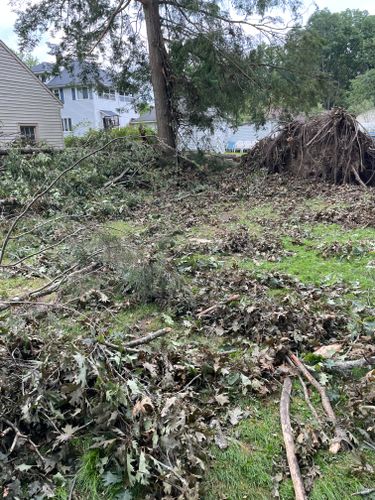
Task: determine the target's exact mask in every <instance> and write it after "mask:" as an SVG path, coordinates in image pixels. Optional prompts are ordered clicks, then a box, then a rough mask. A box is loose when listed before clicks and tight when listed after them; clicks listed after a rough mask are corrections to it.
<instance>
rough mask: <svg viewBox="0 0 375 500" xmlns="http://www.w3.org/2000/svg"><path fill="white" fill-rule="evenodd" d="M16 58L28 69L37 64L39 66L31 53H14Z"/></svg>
mask: <svg viewBox="0 0 375 500" xmlns="http://www.w3.org/2000/svg"><path fill="white" fill-rule="evenodd" d="M16 55H17V57H19V58H20V59H21V61H22V62H24V63H25V64H26V66H28V67H29V68H33V67H34V66H36V65H37V64H39V62H40V61H39V60H38V58H37V57H36V56H34V55H33V54H32V53H30V52H28V53H22V52H16Z"/></svg>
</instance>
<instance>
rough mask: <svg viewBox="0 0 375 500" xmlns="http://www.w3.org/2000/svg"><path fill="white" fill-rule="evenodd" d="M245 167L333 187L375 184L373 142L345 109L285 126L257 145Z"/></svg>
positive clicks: (247, 157)
mask: <svg viewBox="0 0 375 500" xmlns="http://www.w3.org/2000/svg"><path fill="white" fill-rule="evenodd" d="M243 164H244V165H245V166H247V167H249V168H251V169H252V170H256V169H259V168H264V169H266V170H267V172H269V173H282V172H290V173H291V174H293V175H295V176H298V177H303V178H311V177H313V178H317V179H321V180H324V181H328V182H332V183H334V184H346V183H357V184H361V185H363V186H364V185H375V144H374V141H373V139H372V138H371V137H370V136H369V135H368V134H367V133H366V132H365V130H364V129H363V128H362V127H361V125H360V124H359V123H358V122H357V120H356V119H355V117H354V116H353V115H352V114H350V113H348V112H347V111H346V110H344V109H343V108H334V109H332V110H330V111H328V112H326V113H321V114H319V115H317V116H314V117H312V118H308V119H304V118H296V119H295V120H293V121H291V122H289V123H287V124H284V125H283V126H282V127H281V128H280V129H279V130H278V131H277V132H276V133H274V134H272V135H270V136H268V137H266V138H264V139H262V140H261V141H259V142H257V143H256V144H255V146H254V147H253V148H252V149H251V150H250V151H249V152H248V153H247V155H246V156H245V157H244V159H243Z"/></svg>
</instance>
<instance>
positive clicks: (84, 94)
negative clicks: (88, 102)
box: [77, 87, 92, 99]
mask: <svg viewBox="0 0 375 500" xmlns="http://www.w3.org/2000/svg"><path fill="white" fill-rule="evenodd" d="M77 96H78V99H92V90H91V89H89V88H88V87H81V88H79V89H77Z"/></svg>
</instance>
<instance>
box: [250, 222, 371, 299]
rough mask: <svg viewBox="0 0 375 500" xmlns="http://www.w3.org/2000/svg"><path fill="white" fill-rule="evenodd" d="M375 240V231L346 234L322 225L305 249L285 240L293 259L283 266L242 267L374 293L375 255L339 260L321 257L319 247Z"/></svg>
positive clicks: (312, 231) (281, 263) (312, 230)
mask: <svg viewBox="0 0 375 500" xmlns="http://www.w3.org/2000/svg"><path fill="white" fill-rule="evenodd" d="M371 239H375V230H373V229H355V230H344V229H343V228H341V227H340V226H338V225H336V224H330V225H323V224H318V225H316V226H313V227H311V228H310V235H309V238H308V239H306V240H303V242H302V244H301V245H297V244H295V243H293V242H292V241H291V240H290V239H289V238H287V237H284V238H282V241H283V246H284V248H285V250H288V251H290V252H292V255H290V256H286V257H284V258H282V259H281V260H280V261H279V262H268V261H263V262H261V263H260V264H259V265H255V264H254V262H253V261H250V260H244V261H242V262H240V266H241V267H244V268H245V269H250V270H254V269H259V270H262V271H281V272H283V273H286V274H289V275H292V276H295V277H297V278H298V279H299V280H301V281H302V282H304V283H306V284H314V285H322V284H326V285H332V284H335V283H346V284H350V285H352V286H353V287H354V288H360V289H361V290H362V291H367V292H370V293H371V292H373V291H374V290H375V280H374V277H373V273H371V270H370V269H369V267H368V266H369V264H370V262H372V260H373V259H374V255H373V254H372V253H371V252H368V254H364V255H360V256H352V257H350V259H340V258H338V257H330V258H325V257H323V256H321V255H320V254H319V250H318V248H319V245H321V244H327V243H333V242H339V243H345V242H359V241H363V240H371Z"/></svg>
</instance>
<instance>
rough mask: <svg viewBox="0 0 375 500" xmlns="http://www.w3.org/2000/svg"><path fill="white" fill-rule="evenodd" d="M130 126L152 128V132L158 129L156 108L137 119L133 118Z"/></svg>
mask: <svg viewBox="0 0 375 500" xmlns="http://www.w3.org/2000/svg"><path fill="white" fill-rule="evenodd" d="M129 125H131V126H132V127H137V128H138V127H140V126H143V127H146V128H151V129H152V130H155V131H156V129H157V127H156V112H155V108H152V109H151V110H150V111H147V112H146V113H142V114H141V115H139V116H137V117H136V118H132V119H131V120H130V123H129Z"/></svg>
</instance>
